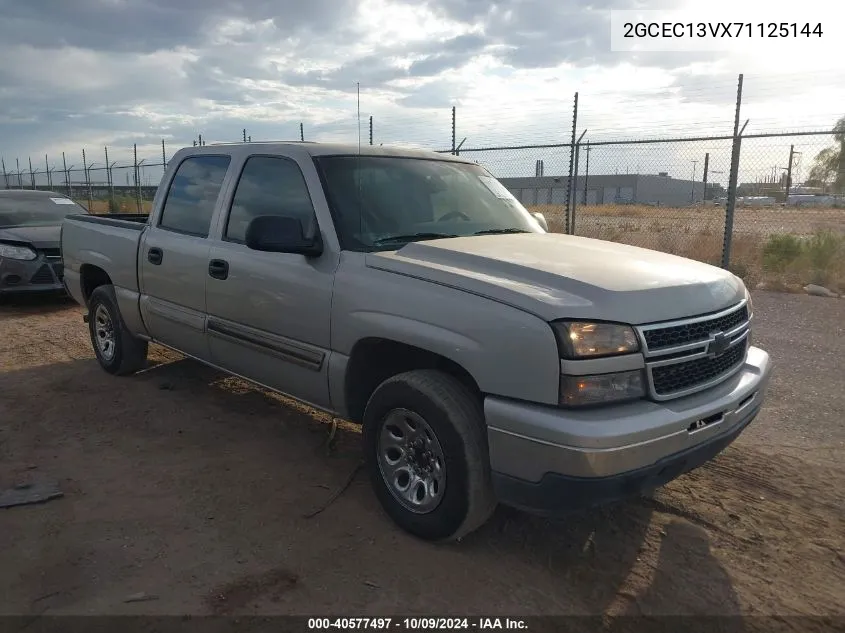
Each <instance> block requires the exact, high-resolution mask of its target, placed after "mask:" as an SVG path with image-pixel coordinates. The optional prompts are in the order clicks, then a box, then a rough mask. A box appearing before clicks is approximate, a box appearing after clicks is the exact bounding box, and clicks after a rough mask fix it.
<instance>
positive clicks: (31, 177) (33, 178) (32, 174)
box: [29, 156, 35, 189]
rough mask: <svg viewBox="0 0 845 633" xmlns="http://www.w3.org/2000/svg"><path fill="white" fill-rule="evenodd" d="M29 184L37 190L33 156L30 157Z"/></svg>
mask: <svg viewBox="0 0 845 633" xmlns="http://www.w3.org/2000/svg"><path fill="white" fill-rule="evenodd" d="M29 184H30V185H31V187H32V188H33V189H35V173H33V171H32V156H30V157H29Z"/></svg>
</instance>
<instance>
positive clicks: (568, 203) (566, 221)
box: [564, 92, 578, 233]
mask: <svg viewBox="0 0 845 633" xmlns="http://www.w3.org/2000/svg"><path fill="white" fill-rule="evenodd" d="M577 125H578V93H577V92H576V93H575V104H574V105H573V107H572V139H571V142H570V144H569V178H568V179H567V181H566V216H565V217H564V226H565V227H566V232H567V233H569V228H570V212H571V210H572V190H573V188H574V187H575V183H573V182H572V170H573V168H574V166H575V165H574V164H573V163H574V162H575V127H576V126H577Z"/></svg>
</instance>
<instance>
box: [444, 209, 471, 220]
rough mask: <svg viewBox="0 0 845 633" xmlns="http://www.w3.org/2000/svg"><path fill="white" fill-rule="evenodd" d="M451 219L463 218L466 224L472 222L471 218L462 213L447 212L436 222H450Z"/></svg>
mask: <svg viewBox="0 0 845 633" xmlns="http://www.w3.org/2000/svg"><path fill="white" fill-rule="evenodd" d="M453 218H463V219H464V220H466V221H467V222H472V218H471V217H469V216H468V215H467V214H466V213H464V212H462V211H449V213H447V214H446V215H444V216H441V217H440V219H439V220H438V222H439V221H442V220H451V219H453Z"/></svg>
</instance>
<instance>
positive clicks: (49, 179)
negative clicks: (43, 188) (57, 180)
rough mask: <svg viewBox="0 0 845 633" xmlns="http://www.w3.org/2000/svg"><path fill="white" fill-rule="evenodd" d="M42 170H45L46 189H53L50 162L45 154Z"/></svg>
mask: <svg viewBox="0 0 845 633" xmlns="http://www.w3.org/2000/svg"><path fill="white" fill-rule="evenodd" d="M44 169H46V170H47V188H48V189H52V188H53V175H52V174H51V173H50V160H49V159H48V158H47V154H44Z"/></svg>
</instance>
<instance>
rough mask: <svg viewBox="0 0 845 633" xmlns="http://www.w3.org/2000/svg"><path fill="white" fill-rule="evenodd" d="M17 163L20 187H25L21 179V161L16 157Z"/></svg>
mask: <svg viewBox="0 0 845 633" xmlns="http://www.w3.org/2000/svg"><path fill="white" fill-rule="evenodd" d="M15 165H16V166H17V168H18V189H23V180H22V179H21V161H20V159H18V158H15Z"/></svg>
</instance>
